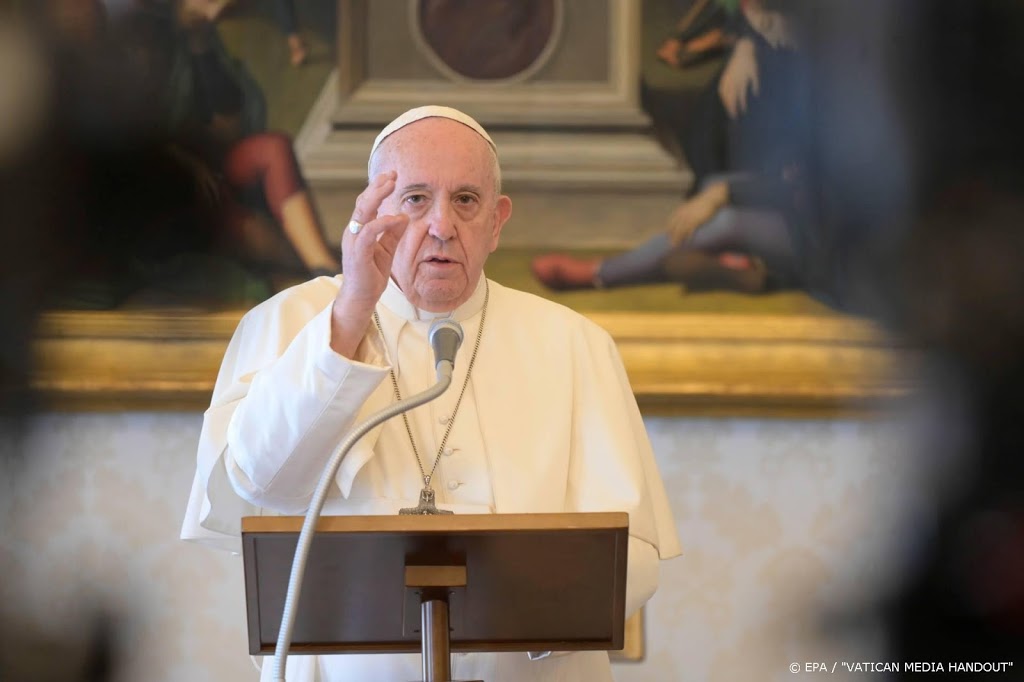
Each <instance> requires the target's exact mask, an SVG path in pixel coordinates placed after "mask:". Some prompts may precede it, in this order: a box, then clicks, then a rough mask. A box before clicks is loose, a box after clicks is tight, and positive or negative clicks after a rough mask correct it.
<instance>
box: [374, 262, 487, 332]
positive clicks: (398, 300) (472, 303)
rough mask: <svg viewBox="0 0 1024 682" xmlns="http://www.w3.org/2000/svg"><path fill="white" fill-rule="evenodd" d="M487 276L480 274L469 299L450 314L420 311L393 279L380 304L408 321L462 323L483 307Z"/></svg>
mask: <svg viewBox="0 0 1024 682" xmlns="http://www.w3.org/2000/svg"><path fill="white" fill-rule="evenodd" d="M486 281H487V276H486V275H484V274H483V273H480V279H479V280H478V281H477V283H476V289H474V290H473V294H472V295H471V296H470V297H469V299H468V300H467V301H466V302H465V303H463V304H462V305H460V306H459V307H458V308H456V309H455V310H452V311H451V312H441V313H434V312H430V311H429V310H421V309H419V308H417V307H416V306H414V305H413V304H412V303H410V302H409V299H408V298H406V297H405V294H404V293H402V290H401V289H399V288H398V285H397V284H395V280H394V279H388V286H387V288H385V289H384V293H383V294H382V295H381V297H380V302H381V303H382V304H383V305H384V307H385V308H387V309H388V310H390V311H391V312H392V313H394V314H395V315H397V316H398V317H401V318H403V319H406V320H409V321H415V320H433V319H436V318H438V317H451V319H453V320H455V321H456V322H464V321H465V320H468V319H469V318H471V317H473V316H474V315H476V314H477V313H479V312H480V310H481V309H483V307H484V296H485V294H486V290H487V285H486Z"/></svg>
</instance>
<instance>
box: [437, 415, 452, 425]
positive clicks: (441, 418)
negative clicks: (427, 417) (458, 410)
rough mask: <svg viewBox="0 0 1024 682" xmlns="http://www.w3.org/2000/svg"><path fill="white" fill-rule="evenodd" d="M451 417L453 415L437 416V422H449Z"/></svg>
mask: <svg viewBox="0 0 1024 682" xmlns="http://www.w3.org/2000/svg"><path fill="white" fill-rule="evenodd" d="M449 419H451V417H449V416H448V415H446V414H443V415H441V416H440V417H438V418H437V423H438V424H447V423H448V420H449Z"/></svg>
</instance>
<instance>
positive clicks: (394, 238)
mask: <svg viewBox="0 0 1024 682" xmlns="http://www.w3.org/2000/svg"><path fill="white" fill-rule="evenodd" d="M408 225H409V216H407V215H405V214H404V213H399V214H398V215H382V216H378V217H377V218H376V219H375V220H371V221H370V222H368V223H366V225H364V226H363V229H362V230H360V231H359V234H357V235H352V234H349V235H347V237H351V243H350V249H351V250H352V252H353V253H355V254H357V255H358V256H359V257H360V258H365V257H367V256H368V255H369V254H370V253H372V252H373V251H374V250H375V249H376V248H377V245H378V243H380V242H383V243H384V247H385V248H387V249H388V250H389V251H390V252H392V253H393V252H394V250H395V246H396V245H397V244H398V240H399V239H401V237H402V235H403V234H405V228H406V227H408Z"/></svg>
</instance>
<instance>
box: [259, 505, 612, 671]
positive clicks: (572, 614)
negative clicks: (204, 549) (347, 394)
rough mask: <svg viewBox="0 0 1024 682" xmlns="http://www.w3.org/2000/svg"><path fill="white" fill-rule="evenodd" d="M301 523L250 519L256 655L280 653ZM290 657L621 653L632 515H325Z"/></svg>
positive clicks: (434, 664)
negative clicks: (277, 650)
mask: <svg viewBox="0 0 1024 682" xmlns="http://www.w3.org/2000/svg"><path fill="white" fill-rule="evenodd" d="M302 522H303V517H301V516H259V517H246V518H244V519H242V556H243V562H244V565H245V592H246V606H247V610H248V621H249V652H250V653H251V654H266V655H272V654H273V653H274V647H275V643H276V641H277V636H278V631H279V628H280V625H281V612H282V609H283V607H284V601H285V594H286V592H287V587H288V576H289V573H290V571H291V565H292V556H293V554H294V552H295V546H296V543H297V540H298V535H299V531H300V530H301V528H302ZM316 529H317V532H316V535H315V536H314V537H313V542H312V546H311V548H310V554H309V560H308V563H307V566H306V573H305V579H304V581H303V585H304V586H303V589H302V593H301V596H300V598H299V602H298V610H297V615H296V621H295V628H294V632H293V637H292V646H291V649H290V655H294V654H314V653H322V654H331V653H388V652H390V653H412V652H416V651H420V652H422V654H423V672H424V678H425V681H426V682H447V681H448V680H449V679H450V677H451V655H450V653H451V652H452V651H578V650H591V649H621V648H622V646H623V625H624V618H625V608H626V550H627V546H628V544H629V543H628V531H629V516H628V514H625V513H622V512H609V513H586V514H490V515H461V516H460V515H452V516H325V517H323V518H321V519H319V521H318V522H317V526H316Z"/></svg>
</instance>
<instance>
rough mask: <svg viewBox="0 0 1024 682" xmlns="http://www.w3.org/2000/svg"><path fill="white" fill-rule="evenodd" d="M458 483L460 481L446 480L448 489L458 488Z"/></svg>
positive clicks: (460, 482)
mask: <svg viewBox="0 0 1024 682" xmlns="http://www.w3.org/2000/svg"><path fill="white" fill-rule="evenodd" d="M460 485H462V481H448V490H458V488H459V486H460Z"/></svg>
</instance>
